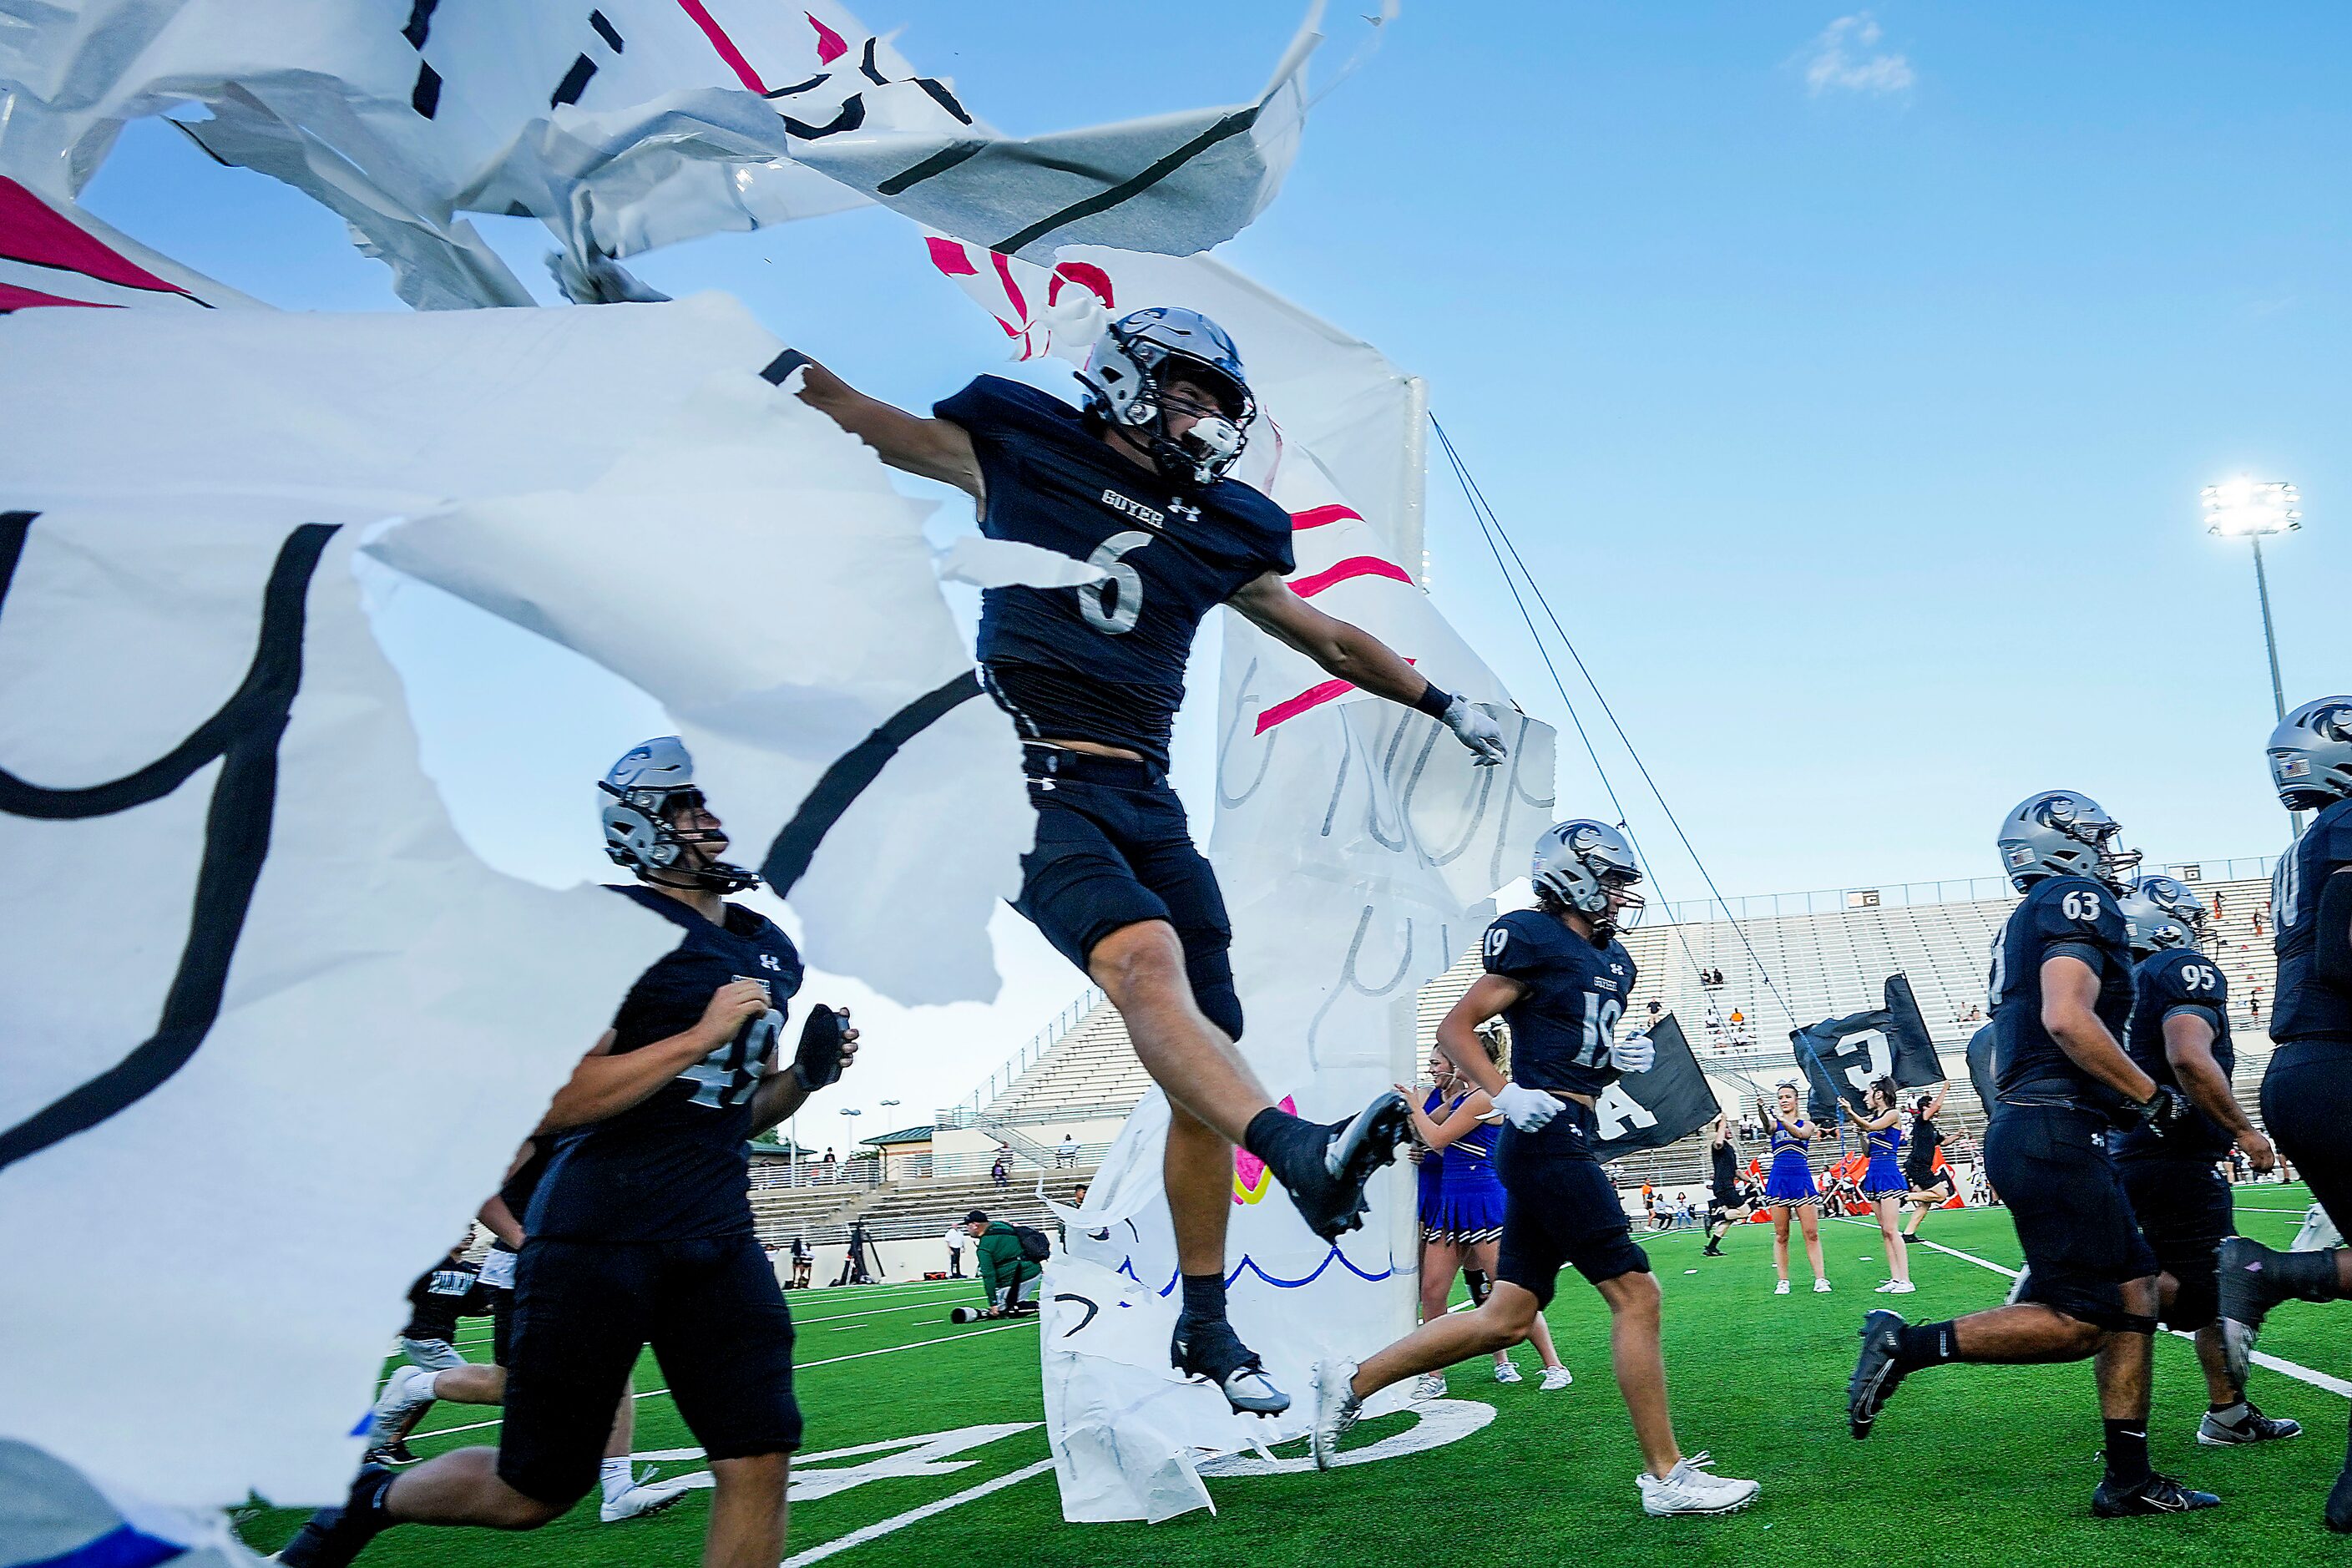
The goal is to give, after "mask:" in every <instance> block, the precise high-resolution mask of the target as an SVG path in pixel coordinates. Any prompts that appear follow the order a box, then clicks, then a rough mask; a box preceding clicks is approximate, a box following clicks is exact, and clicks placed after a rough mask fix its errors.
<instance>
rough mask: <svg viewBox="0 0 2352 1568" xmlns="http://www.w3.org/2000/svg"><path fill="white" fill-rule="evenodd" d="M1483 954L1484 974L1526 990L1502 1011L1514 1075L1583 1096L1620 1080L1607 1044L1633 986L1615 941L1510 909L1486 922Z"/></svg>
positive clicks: (1531, 1084)
mask: <svg viewBox="0 0 2352 1568" xmlns="http://www.w3.org/2000/svg"><path fill="white" fill-rule="evenodd" d="M1480 952H1481V955H1482V956H1483V957H1484V959H1485V960H1486V973H1489V974H1499V975H1502V976H1504V977H1505V978H1507V979H1510V980H1516V981H1517V982H1518V983H1519V984H1521V985H1523V986H1525V987H1526V988H1527V991H1526V994H1524V995H1522V996H1521V997H1520V998H1519V999H1518V1001H1517V1002H1515V1003H1513V1004H1512V1005H1511V1006H1510V1007H1509V1008H1507V1010H1506V1011H1505V1012H1504V1014H1503V1016H1504V1018H1505V1020H1506V1021H1507V1022H1508V1023H1509V1025H1510V1026H1511V1079H1512V1081H1514V1082H1516V1083H1519V1084H1523V1085H1525V1086H1526V1087H1528V1088H1529V1089H1549V1090H1551V1091H1552V1092H1553V1093H1555V1094H1561V1093H1566V1094H1583V1095H1598V1094H1599V1093H1600V1092H1601V1090H1602V1089H1607V1088H1608V1087H1609V1086H1610V1085H1611V1084H1612V1083H1614V1082H1616V1081H1617V1069H1616V1068H1614V1067H1612V1066H1611V1065H1610V1061H1609V1047H1611V1046H1612V1045H1613V1044H1615V1043H1616V1039H1617V1020H1618V1017H1619V1016H1621V1015H1622V1014H1623V1012H1624V1011H1625V998H1626V997H1627V996H1628V995H1629V994H1632V992H1633V959H1632V957H1631V956H1629V955H1628V954H1627V953H1626V952H1625V950H1624V948H1623V947H1622V946H1620V945H1619V944H1618V942H1617V941H1616V939H1614V938H1613V937H1612V939H1610V942H1609V945H1608V946H1607V947H1595V946H1593V945H1592V943H1591V942H1589V941H1587V940H1586V939H1585V938H1583V937H1580V936H1579V935H1577V934H1576V933H1575V932H1574V931H1570V930H1569V929H1568V926H1567V924H1566V922H1564V921H1561V920H1560V918H1559V916H1557V915H1549V914H1546V913H1544V912H1543V911H1542V910H1512V911H1511V912H1510V913H1509V914H1507V915H1505V916H1504V917H1503V918H1502V919H1500V920H1498V921H1496V922H1495V923H1494V924H1493V925H1490V926H1488V927H1487V928H1486V942H1485V944H1484V946H1483V947H1482V948H1481V949H1480ZM1546 1131H1549V1129H1547V1130H1546ZM1543 1136H1544V1135H1543V1134H1542V1133H1538V1134H1536V1135H1535V1137H1534V1138H1533V1139H1531V1140H1529V1142H1535V1143H1540V1142H1543Z"/></svg>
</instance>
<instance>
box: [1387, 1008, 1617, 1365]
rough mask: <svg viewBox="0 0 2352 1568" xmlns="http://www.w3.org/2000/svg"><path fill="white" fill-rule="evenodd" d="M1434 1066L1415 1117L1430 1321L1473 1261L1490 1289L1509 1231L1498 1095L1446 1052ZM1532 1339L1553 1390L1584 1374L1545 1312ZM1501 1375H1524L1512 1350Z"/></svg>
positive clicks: (1485, 1037) (1498, 1357)
mask: <svg viewBox="0 0 2352 1568" xmlns="http://www.w3.org/2000/svg"><path fill="white" fill-rule="evenodd" d="M1479 1039H1480V1041H1481V1042H1482V1043H1484V1044H1485V1046H1486V1054H1487V1056H1488V1057H1489V1058H1492V1059H1494V1060H1495V1061H1496V1064H1497V1065H1500V1063H1501V1059H1502V1042H1501V1040H1500V1039H1499V1038H1498V1037H1496V1034H1495V1032H1494V1031H1492V1030H1482V1031H1480V1033H1479ZM1429 1072H1430V1076H1431V1077H1432V1078H1433V1079H1435V1080H1436V1087H1435V1088H1433V1089H1430V1090H1429V1091H1428V1093H1427V1095H1426V1096H1425V1097H1423V1099H1422V1100H1421V1103H1420V1109H1419V1110H1415V1111H1414V1112H1413V1118H1412V1130H1413V1132H1414V1134H1415V1136H1416V1139H1417V1140H1418V1142H1419V1143H1420V1145H1421V1151H1420V1160H1421V1244H1422V1245H1421V1316H1422V1320H1423V1321H1424V1322H1426V1321H1429V1320H1430V1319H1432V1318H1435V1317H1439V1316H1442V1315H1443V1314H1444V1311H1445V1310H1446V1306H1447V1303H1448V1301H1449V1300H1450V1299H1451V1298H1452V1296H1453V1294H1454V1276H1455V1275H1457V1274H1459V1273H1460V1272H1461V1271H1462V1270H1463V1269H1464V1268H1465V1267H1466V1268H1469V1269H1471V1270H1473V1276H1472V1279H1471V1291H1472V1294H1473V1295H1474V1296H1475V1295H1482V1294H1483V1292H1481V1291H1480V1290H1479V1289H1478V1285H1479V1281H1480V1277H1482V1276H1483V1277H1485V1278H1487V1279H1491V1278H1492V1277H1493V1275H1494V1272H1495V1255H1496V1248H1497V1246H1498V1244H1499V1243H1500V1241H1501V1240H1502V1236H1503V1184H1502V1182H1501V1180H1500V1179H1499V1178H1498V1177H1496V1174H1495V1166H1494V1159H1493V1156H1494V1148H1495V1131H1496V1113H1495V1102H1494V1101H1493V1100H1490V1099H1488V1098H1487V1096H1486V1091H1485V1090H1484V1089H1479V1088H1478V1087H1477V1086H1476V1085H1475V1084H1473V1083H1471V1082H1469V1081H1468V1080H1467V1079H1464V1078H1463V1077H1462V1076H1461V1075H1460V1074H1459V1073H1458V1072H1456V1071H1455V1070H1454V1064H1453V1063H1452V1062H1450V1061H1448V1060H1447V1059H1446V1058H1445V1056H1444V1053H1443V1052H1441V1051H1432V1052H1431V1053H1430V1057H1429ZM1398 1087H1399V1088H1400V1089H1404V1092H1405V1096H1406V1100H1405V1103H1406V1104H1407V1105H1408V1106H1410V1105H1412V1102H1413V1093H1412V1089H1409V1088H1406V1086H1404V1085H1402V1084H1401V1085H1399V1086H1398ZM1528 1342H1530V1343H1531V1344H1533V1345H1534V1346H1535V1347H1536V1353H1537V1354H1538V1355H1539V1356H1541V1357H1542V1358H1543V1387H1544V1391H1545V1392H1546V1393H1551V1392H1554V1391H1556V1390H1559V1389H1562V1388H1566V1387H1567V1386H1568V1385H1569V1384H1572V1383H1574V1382H1575V1381H1576V1378H1575V1375H1574V1374H1573V1373H1570V1371H1569V1370H1568V1368H1567V1367H1565V1366H1563V1365H1561V1364H1560V1359H1559V1352H1556V1351H1554V1350H1553V1349H1552V1342H1551V1328H1550V1326H1549V1324H1547V1323H1546V1322H1545V1321H1544V1318H1543V1314H1542V1313H1540V1312H1538V1313H1537V1314H1536V1320H1535V1326H1534V1328H1533V1329H1531V1330H1530V1331H1528ZM1495 1381H1496V1383H1518V1382H1520V1381H1522V1379H1521V1378H1520V1376H1519V1368H1518V1363H1516V1362H1514V1361H1512V1360H1511V1352H1509V1351H1508V1350H1498V1351H1496V1352H1495ZM1412 1392H1413V1397H1414V1398H1415V1399H1416V1400H1422V1399H1440V1398H1443V1397H1444V1394H1445V1374H1444V1373H1442V1372H1432V1373H1423V1375H1422V1376H1421V1377H1420V1378H1419V1379H1418V1380H1417V1381H1415V1383H1414V1384H1413V1390H1412Z"/></svg>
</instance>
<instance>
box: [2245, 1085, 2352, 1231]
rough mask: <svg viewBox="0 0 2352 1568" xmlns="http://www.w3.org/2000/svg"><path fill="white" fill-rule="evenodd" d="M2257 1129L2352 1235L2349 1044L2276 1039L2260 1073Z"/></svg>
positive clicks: (2313, 1194) (2338, 1225) (2351, 1132)
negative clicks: (2260, 1109) (2275, 1051)
mask: <svg viewBox="0 0 2352 1568" xmlns="http://www.w3.org/2000/svg"><path fill="white" fill-rule="evenodd" d="M2263 1126H2264V1127H2265V1128H2267V1129H2269V1131H2270V1135H2271V1137H2272V1138H2273V1139H2275V1140H2276V1141H2277V1142H2278V1146H2279V1152H2280V1153H2282V1154H2284V1155H2285V1156H2286V1157H2287V1158H2288V1159H2289V1160H2292V1161H2294V1173H2295V1174H2296V1175H2298V1176H2301V1177H2302V1178H2303V1179H2304V1180H2305V1182H2307V1183H2309V1184H2311V1195H2312V1196H2313V1197H2315V1198H2316V1199H2318V1200H2319V1203H2320V1205H2321V1206H2322V1207H2323V1208H2325V1209H2326V1211H2327V1217H2328V1218H2329V1219H2332V1220H2334V1221H2335V1222H2336V1229H2338V1230H2344V1231H2352V1040H2285V1041H2282V1042H2281V1043H2280V1045H2279V1047H2278V1054H2277V1055H2275V1056H2273V1057H2272V1058H2271V1065H2270V1067H2269V1068H2267V1069H2266V1070H2265V1071H2264V1072H2263Z"/></svg>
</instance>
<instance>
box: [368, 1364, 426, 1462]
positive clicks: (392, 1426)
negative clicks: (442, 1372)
mask: <svg viewBox="0 0 2352 1568" xmlns="http://www.w3.org/2000/svg"><path fill="white" fill-rule="evenodd" d="M433 1378H434V1370H433V1369H432V1368H431V1367H425V1366H404V1367H402V1368H401V1369H400V1370H399V1371H398V1372H395V1373H393V1374H392V1376H391V1377H389V1378H387V1379H386V1380H385V1381H384V1385H383V1393H382V1394H378V1395H377V1396H376V1402H375V1415H373V1418H372V1421H371V1425H370V1426H369V1427H368V1440H369V1441H370V1442H371V1443H389V1442H391V1441H392V1440H393V1439H394V1438H395V1437H397V1436H400V1429H401V1427H402V1426H404V1425H405V1424H406V1423H407V1421H408V1418H409V1417H410V1416H411V1415H415V1414H416V1412H418V1411H420V1410H422V1409H424V1408H425V1406H426V1405H430V1404H432V1403H433Z"/></svg>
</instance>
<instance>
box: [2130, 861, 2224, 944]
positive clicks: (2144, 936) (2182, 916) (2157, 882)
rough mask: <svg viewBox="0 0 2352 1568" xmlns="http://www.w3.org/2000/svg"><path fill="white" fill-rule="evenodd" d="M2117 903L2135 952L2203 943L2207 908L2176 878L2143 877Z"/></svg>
mask: <svg viewBox="0 0 2352 1568" xmlns="http://www.w3.org/2000/svg"><path fill="white" fill-rule="evenodd" d="M2116 901H2117V903H2118V904H2119V905H2120V906H2121V907H2122V909H2123V911H2124V927H2125V929H2126V931H2129V932H2130V933H2131V945H2132V951H2133V952H2138V953H2150V952H2164V951H2165V950H2166V949H2167V948H2174V947H2196V946H2198V945H2200V943H2201V942H2203V941H2204V938H2205V906H2204V904H2203V903H2201V902H2200V901H2199V900H2198V897H2197V895H2196V894H2195V893H2194V892H2192V891H2190V890H2189V884H2187V883H2186V882H2183V881H2181V880H2180V879H2179V878H2177V877H2142V878H2141V879H2139V880H2138V881H2137V882H2134V883H2133V884H2132V885H2131V889H2130V890H2129V891H2128V892H2126V893H2125V894H2124V896H2123V897H2122V898H2121V899H2119V900H2116Z"/></svg>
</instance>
